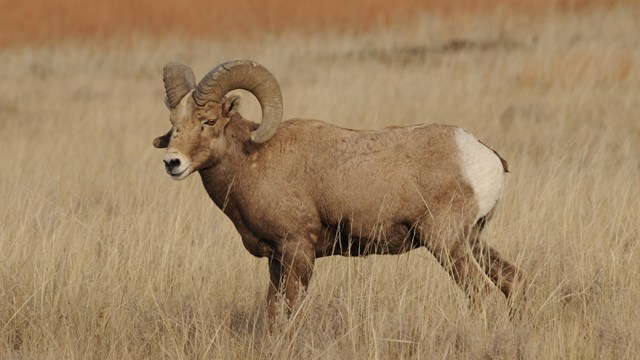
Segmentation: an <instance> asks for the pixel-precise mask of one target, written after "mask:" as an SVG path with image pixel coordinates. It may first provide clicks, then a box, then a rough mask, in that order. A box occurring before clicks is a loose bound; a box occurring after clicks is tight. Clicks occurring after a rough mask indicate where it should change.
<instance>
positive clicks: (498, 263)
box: [470, 218, 526, 301]
mask: <svg viewBox="0 0 640 360" xmlns="http://www.w3.org/2000/svg"><path fill="white" fill-rule="evenodd" d="M485 224H486V218H482V219H480V220H478V222H477V223H476V224H475V225H474V227H473V228H472V230H471V238H470V242H471V251H472V253H473V256H474V258H475V259H476V260H477V261H478V264H480V267H482V269H483V270H484V272H485V273H486V274H487V276H488V277H489V278H490V279H491V281H492V282H493V283H494V284H495V285H496V286H497V287H498V288H499V289H500V291H502V293H503V294H504V295H505V296H506V297H507V299H509V300H511V301H514V300H517V301H520V300H524V291H525V289H526V282H525V280H524V274H523V272H522V271H521V270H520V269H518V268H517V267H516V266H515V265H514V264H512V263H511V262H509V261H508V260H506V259H505V258H504V257H503V256H502V255H501V254H500V253H499V252H498V250H496V249H495V248H493V247H492V246H491V245H489V244H488V243H487V242H486V241H485V240H484V239H483V238H482V235H483V230H484V226H485Z"/></svg>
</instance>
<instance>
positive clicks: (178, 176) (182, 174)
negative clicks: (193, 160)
mask: <svg viewBox="0 0 640 360" xmlns="http://www.w3.org/2000/svg"><path fill="white" fill-rule="evenodd" d="M190 170H191V167H190V166H189V167H187V168H186V169H184V170H182V171H180V172H177V173H173V172H170V171H169V170H167V174H169V176H171V178H172V179H173V180H182V179H184V178H186V177H187V176H189V174H190V173H191V171H190Z"/></svg>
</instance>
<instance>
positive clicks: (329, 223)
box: [153, 61, 520, 323]
mask: <svg viewBox="0 0 640 360" xmlns="http://www.w3.org/2000/svg"><path fill="white" fill-rule="evenodd" d="M163 77H164V85H165V90H166V99H165V103H166V105H167V107H168V108H169V110H170V118H171V124H172V128H171V130H170V131H169V132H168V133H167V134H165V135H163V136H160V137H158V138H156V139H155V140H154V142H153V145H154V146H155V147H157V148H167V151H166V154H165V155H164V160H163V161H164V164H165V167H166V171H167V173H168V174H169V175H170V176H171V177H172V178H173V179H175V180H181V179H184V178H186V177H187V176H189V174H191V173H193V172H195V171H198V172H199V173H200V176H201V178H202V183H203V184H204V187H205V189H206V191H207V193H208V194H209V196H210V197H211V199H212V200H213V201H214V202H215V204H216V205H217V206H218V207H219V208H220V209H222V211H224V213H225V214H226V215H227V216H228V217H229V218H230V219H231V221H232V222H233V224H234V225H235V227H236V229H237V230H238V232H239V233H240V235H241V236H242V242H243V244H244V246H245V247H246V249H247V250H248V251H249V252H250V253H251V254H253V255H255V256H257V257H267V258H268V259H269V272H270V282H271V283H270V285H269V290H268V312H269V319H270V322H271V323H272V322H273V320H274V318H275V315H276V299H277V294H278V293H279V292H282V293H283V294H284V299H285V304H286V305H287V306H286V308H287V309H289V311H290V307H291V306H293V305H294V304H295V303H296V300H297V298H298V295H299V292H300V291H301V290H302V289H304V288H306V286H307V285H308V283H309V279H310V278H311V273H312V271H313V266H314V261H315V259H317V258H320V257H323V256H329V255H344V256H365V255H369V254H398V253H402V252H405V251H408V250H411V249H414V248H417V247H421V246H425V247H426V248H427V249H429V251H430V252H431V253H433V255H434V256H435V258H436V259H437V260H438V261H439V263H440V264H441V265H442V266H443V267H444V268H445V269H446V270H447V271H448V272H449V274H450V275H451V277H452V278H453V279H454V280H455V281H456V282H457V284H458V285H459V286H460V287H461V288H462V289H463V290H465V291H466V292H467V294H468V295H469V296H470V297H472V298H474V297H475V296H476V295H477V293H478V292H481V291H483V290H485V289H486V287H487V286H488V285H487V284H488V281H487V277H486V276H485V275H484V274H483V272H484V273H485V274H486V275H487V276H488V279H490V280H491V282H493V284H495V285H496V286H498V287H499V288H500V290H502V292H503V293H504V294H505V295H506V296H507V297H510V296H512V295H513V294H514V293H515V291H514V288H513V284H514V281H515V280H516V278H517V277H518V278H519V277H520V275H519V274H520V272H519V271H518V269H517V268H516V267H515V266H514V265H513V264H511V263H510V262H508V261H507V260H505V259H504V258H503V257H502V256H501V255H500V254H499V253H498V252H497V251H496V250H495V249H494V248H492V247H491V246H489V245H488V244H487V243H486V242H484V241H483V240H482V239H481V238H480V235H481V233H482V232H483V229H484V227H485V224H486V222H487V220H488V219H489V218H490V217H491V214H492V213H493V209H494V207H495V206H496V203H497V202H498V200H499V199H500V197H501V195H502V192H503V188H504V182H505V172H507V163H506V162H505V161H504V160H503V159H502V158H500V156H499V155H498V154H497V153H496V152H495V151H493V150H491V149H490V148H489V147H487V146H485V145H484V144H482V143H481V142H480V141H478V140H477V139H476V138H475V137H474V136H473V135H470V134H469V133H467V132H466V131H464V130H462V129H460V128H458V127H455V126H449V125H435V124H432V125H417V126H410V127H390V128H386V129H383V130H376V131H356V130H350V129H344V128H340V127H337V126H334V125H332V124H329V123H326V122H322V121H317V120H300V119H293V120H288V121H285V122H281V118H282V95H281V93H280V88H279V85H278V83H277V81H276V79H275V78H274V77H273V75H272V74H271V73H270V72H269V71H268V70H267V69H266V68H264V67H263V66H261V65H259V64H257V63H255V62H251V61H230V62H226V63H224V64H221V65H219V66H217V67H215V68H214V69H213V70H211V71H210V72H209V73H208V74H207V75H205V77H204V78H203V79H202V80H201V81H200V83H199V84H197V85H196V82H195V77H194V74H193V72H192V70H191V69H190V68H189V67H187V66H185V65H181V64H168V65H166V66H165V68H164V70H163ZM235 89H244V90H247V91H249V92H251V93H253V94H254V95H255V96H256V98H257V99H258V101H259V102H260V105H261V107H262V114H263V115H262V122H261V123H260V124H259V125H258V124H255V123H253V122H251V121H248V120H246V119H245V118H243V117H242V116H241V115H240V113H239V112H238V108H239V107H240V101H241V95H240V94H235V95H226V94H227V93H228V92H229V91H231V90H235ZM474 279H475V280H474ZM478 279H480V281H478Z"/></svg>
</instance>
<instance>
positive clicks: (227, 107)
mask: <svg viewBox="0 0 640 360" xmlns="http://www.w3.org/2000/svg"><path fill="white" fill-rule="evenodd" d="M223 99H224V100H223V103H222V116H224V117H226V118H231V117H232V116H233V115H234V114H235V113H237V112H238V110H240V103H241V102H242V94H240V93H235V94H231V95H228V96H225V97H224V98H223Z"/></svg>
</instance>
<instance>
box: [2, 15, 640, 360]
mask: <svg viewBox="0 0 640 360" xmlns="http://www.w3.org/2000/svg"><path fill="white" fill-rule="evenodd" d="M638 19H640V7H638V6H635V5H632V4H628V3H627V4H618V5H613V6H597V7H587V8H581V9H577V10H570V11H548V12H544V13H536V14H535V16H532V15H531V14H528V13H522V12H517V11H516V12H504V11H499V10H496V11H492V12H486V13H483V14H482V15H481V16H480V15H478V16H472V15H459V16H458V15H456V16H449V15H443V14H440V13H435V14H432V15H427V14H424V15H419V16H417V17H416V18H415V19H413V20H407V21H403V22H401V23H392V24H388V25H384V26H371V27H368V28H367V30H365V31H334V30H331V29H325V30H323V31H315V32H304V33H297V32H294V31H282V32H276V33H271V32H267V33H264V34H254V35H252V36H250V37H247V38H241V37H237V38H234V39H232V40H229V39H227V38H222V37H218V36H211V37H206V36H205V37H203V38H198V39H188V40H185V37H183V36H173V37H172V36H163V37H149V36H145V35H140V36H133V37H130V38H128V39H127V41H123V40H122V39H117V38H105V39H102V40H101V41H92V40H91V39H86V40H67V41H63V40H58V41H56V42H54V43H47V42H45V43H40V44H37V45H29V44H28V43H27V44H25V43H22V44H21V45H15V44H14V45H12V46H11V47H5V48H2V49H0V64H2V67H0V144H1V145H2V153H3V155H4V156H3V159H2V164H1V166H0V168H1V169H2V171H1V172H0V199H1V204H0V224H1V225H0V357H1V358H16V359H36V358H37V359H42V358H51V359H60V358H76V359H87V358H97V359H107V358H110V359H127V358H130V359H138V358H150V359H158V358H172V359H173V358H189V359H191V358H299V357H302V356H304V357H305V358H309V359H311V358H314V359H315V358H328V359H335V358H352V359H368V358H399V357H403V358H458V357H462V358H514V357H517V358H524V359H538V358H575V359H584V358H616V359H620V358H634V357H637V356H638V355H637V354H640V337H638V334H640V307H638V303H640V283H639V281H638V280H639V279H640V262H639V255H640V251H639V250H640V249H639V244H638V241H639V237H640V220H639V219H640V200H639V199H640V160H639V156H638V155H639V154H640V120H639V119H640V37H639V36H638V34H640V21H638ZM232 58H251V59H255V60H257V61H259V62H260V63H263V64H264V65H266V66H267V67H268V68H270V69H271V70H272V71H273V73H274V74H275V75H276V76H277V77H278V79H279V80H280V83H281V86H282V90H283V95H284V99H285V117H286V118H290V117H303V118H319V119H324V120H329V121H331V122H333V123H335V124H337V125H341V126H348V127H354V128H363V129H364V128H366V129H370V128H379V127H383V126H386V125H392V124H393V125H403V124H414V123H418V122H441V123H452V124H456V125H461V126H463V127H464V128H466V129H468V130H470V131H472V132H473V133H475V134H476V135H478V137H480V138H481V139H482V140H483V141H485V142H486V143H488V144H491V145H492V147H494V148H495V149H496V150H498V151H499V152H500V153H501V154H502V155H503V156H504V157H505V158H506V159H507V160H508V161H509V164H510V169H511V173H510V174H509V176H508V185H507V190H506V194H505V198H504V201H503V203H502V204H501V211H500V212H499V213H498V214H497V217H496V218H495V220H494V222H493V223H492V225H491V227H490V229H489V233H490V234H489V235H490V238H491V242H492V243H493V244H494V245H495V246H496V247H497V248H498V249H500V250H501V251H502V253H503V254H505V255H506V256H507V257H508V258H509V259H512V260H515V261H516V262H517V263H518V264H519V265H520V266H521V267H522V268H523V269H524V270H526V271H527V272H528V273H529V274H530V276H531V278H532V280H533V281H532V283H531V288H530V291H529V293H530V297H529V302H528V303H527V305H526V311H525V314H526V315H525V316H524V317H523V318H522V319H521V320H518V321H509V319H508V317H507V315H506V310H505V301H504V299H502V298H501V297H500V296H499V295H497V294H494V296H491V297H490V298H489V299H487V301H486V302H485V304H484V306H483V308H482V310H481V311H478V312H472V311H470V310H468V309H467V304H466V300H465V297H464V295H463V294H462V292H461V291H460V290H459V289H458V288H457V287H456V286H455V285H454V283H453V282H452V281H451V280H450V279H449V278H448V276H447V275H446V274H445V272H444V271H443V270H442V269H441V268H440V267H439V266H438V265H437V264H436V262H435V260H434V259H433V258H432V256H431V255H430V254H429V253H428V252H426V251H425V250H416V251H413V252H411V253H408V254H405V255H402V256H395V257H391V256H371V257H368V258H365V259H349V258H342V257H333V258H325V259H322V260H319V261H318V262H317V267H316V272H315V274H314V278H313V280H312V285H311V287H310V289H309V293H308V295H307V297H306V299H305V301H304V303H303V304H302V306H301V308H300V309H299V311H298V312H297V313H296V314H295V318H296V321H295V322H293V323H291V324H289V325H288V326H287V327H286V328H285V330H284V331H283V332H282V333H281V334H278V335H274V336H268V335H267V332H266V326H265V319H264V316H263V312H264V310H265V298H266V289H267V286H266V284H267V269H266V260H264V259H255V258H253V257H252V256H251V255H249V254H248V253H247V252H246V251H245V250H244V248H243V247H242V244H241V241H240V239H239V236H238V235H237V233H236V232H235V230H234V228H233V225H232V224H231V223H230V221H229V220H228V219H226V218H225V217H224V215H223V214H222V213H221V212H220V211H219V210H218V209H217V208H216V207H215V205H214V204H213V203H212V202H211V201H210V200H209V199H208V198H207V196H206V194H205V192H204V190H203V189H202V185H201V183H200V180H199V179H198V177H197V175H194V176H191V177H190V178H188V179H187V180H185V181H183V182H180V183H176V182H174V181H172V180H171V179H170V178H169V177H168V176H166V174H165V173H164V171H163V168H162V164H161V156H162V153H161V152H160V151H158V150H155V149H153V148H152V147H151V141H152V139H153V138H154V137H155V136H157V135H160V134H163V133H164V132H165V131H166V130H167V129H168V127H169V123H168V112H167V110H166V109H165V108H164V106H163V102H162V99H163V88H162V81H161V69H162V66H163V64H164V63H166V62H168V61H173V60H178V61H181V62H184V63H188V64H191V65H192V66H193V68H194V70H195V72H196V74H198V75H197V76H202V74H204V73H205V72H206V71H208V70H209V69H210V68H211V67H212V66H214V65H216V64H218V63H220V62H222V61H224V60H227V59H232ZM249 100H250V101H249V102H248V103H247V104H245V106H244V108H243V110H242V112H243V114H245V116H247V117H249V118H253V119H257V118H259V108H258V106H257V104H256V103H255V101H254V100H251V99H249Z"/></svg>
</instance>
